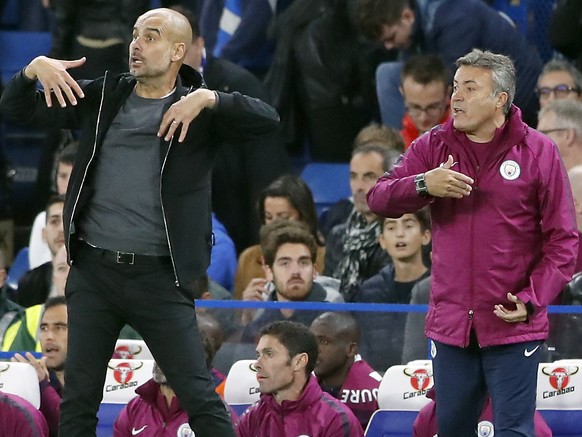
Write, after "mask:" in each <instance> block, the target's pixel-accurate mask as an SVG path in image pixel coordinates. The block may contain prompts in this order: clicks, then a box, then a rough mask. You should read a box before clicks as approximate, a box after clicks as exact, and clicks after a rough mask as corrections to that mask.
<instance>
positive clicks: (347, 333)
mask: <svg viewBox="0 0 582 437" xmlns="http://www.w3.org/2000/svg"><path fill="white" fill-rule="evenodd" d="M310 330H311V332H312V333H313V335H315V338H317V343H318V345H319V353H318V359H317V364H316V365H315V369H314V372H315V376H316V377H317V382H319V385H320V387H321V388H322V390H323V391H324V392H326V393H329V394H330V395H332V396H333V397H334V398H336V399H339V400H340V401H342V402H343V403H344V404H346V405H347V406H348V407H349V408H350V410H352V413H354V416H356V418H357V419H358V420H359V422H360V425H362V429H366V427H367V426H368V422H369V420H370V417H372V414H373V413H374V411H376V410H377V409H378V387H379V386H380V381H382V377H381V376H380V374H379V373H378V372H376V371H375V370H374V369H372V368H371V367H370V365H369V364H368V363H366V362H365V361H364V360H363V359H362V357H361V356H360V355H359V354H358V345H359V342H360V328H359V327H358V324H357V323H356V320H355V319H354V318H353V317H352V316H351V315H349V314H347V313H332V312H327V313H323V314H322V315H321V316H319V317H317V318H316V319H315V320H314V321H313V322H312V323H311V328H310Z"/></svg>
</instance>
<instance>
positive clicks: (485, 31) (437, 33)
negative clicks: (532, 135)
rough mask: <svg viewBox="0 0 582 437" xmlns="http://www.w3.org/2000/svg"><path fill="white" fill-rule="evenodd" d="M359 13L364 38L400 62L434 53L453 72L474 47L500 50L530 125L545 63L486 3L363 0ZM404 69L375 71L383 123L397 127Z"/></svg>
mask: <svg viewBox="0 0 582 437" xmlns="http://www.w3.org/2000/svg"><path fill="white" fill-rule="evenodd" d="M358 13H359V22H360V28H361V29H362V31H363V33H364V34H365V35H366V36H367V37H369V38H371V39H374V40H377V41H380V42H382V43H383V44H384V46H385V47H386V48H390V49H397V50H399V51H400V59H401V61H404V60H406V59H407V58H409V57H410V56H411V55H412V54H418V53H421V54H434V55H437V56H440V57H441V58H442V59H443V61H444V62H445V65H446V66H448V67H449V68H451V71H452V69H453V67H454V63H455V61H456V59H457V58H458V57H459V56H461V55H463V54H465V53H467V52H469V51H470V50H471V49H473V48H479V49H482V50H492V51H496V52H498V51H502V52H503V54H505V55H507V56H509V57H511V58H512V59H513V60H514V62H515V66H516V69H517V77H518V80H517V91H516V96H515V99H516V104H517V105H518V106H519V107H520V108H521V109H522V111H523V112H524V114H525V115H524V117H525V119H526V120H529V121H530V122H531V121H533V120H535V115H536V112H537V102H536V99H535V95H534V89H535V86H536V81H537V78H538V76H539V74H540V71H541V69H542V60H541V58H540V56H539V54H538V53H537V51H536V50H535V49H534V48H533V47H531V46H530V44H529V42H528V41H527V39H526V37H525V35H524V34H523V33H522V32H520V31H519V29H517V28H516V26H515V25H514V23H513V22H511V20H509V19H508V18H507V16H506V15H503V14H501V13H499V12H498V11H496V10H495V9H493V8H492V7H491V6H489V5H487V4H486V3H485V2H483V1H482V0H445V1H440V2H438V3H437V2H427V1H416V2H415V1H414V0H392V1H385V0H360V3H359V11H358ZM401 68H402V63H401V62H398V63H385V64H381V65H380V66H379V67H378V70H377V71H376V84H377V93H378V101H379V103H380V112H381V114H382V122H383V123H384V124H386V125H388V126H392V127H395V128H400V127H401V121H402V117H403V115H404V104H403V103H404V102H403V100H402V95H401V94H400V93H399V92H398V86H399V76H400V70H401Z"/></svg>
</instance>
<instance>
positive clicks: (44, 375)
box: [10, 352, 49, 382]
mask: <svg viewBox="0 0 582 437" xmlns="http://www.w3.org/2000/svg"><path fill="white" fill-rule="evenodd" d="M10 361H12V362H13V363H28V364H30V365H31V366H32V367H34V370H36V375H37V376H38V382H42V381H44V380H46V379H49V371H48V367H47V366H46V357H42V358H41V359H40V360H37V359H36V358H34V355H32V354H31V353H30V352H26V357H23V356H22V355H20V354H14V356H13V357H12V358H10Z"/></svg>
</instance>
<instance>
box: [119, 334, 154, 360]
mask: <svg viewBox="0 0 582 437" xmlns="http://www.w3.org/2000/svg"><path fill="white" fill-rule="evenodd" d="M113 358H117V359H122V360H153V359H154V356H153V355H152V353H151V352H150V350H149V348H148V347H147V345H146V343H145V341H143V340H125V339H119V340H117V343H115V351H114V352H113Z"/></svg>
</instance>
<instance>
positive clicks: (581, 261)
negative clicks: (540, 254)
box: [568, 165, 582, 273]
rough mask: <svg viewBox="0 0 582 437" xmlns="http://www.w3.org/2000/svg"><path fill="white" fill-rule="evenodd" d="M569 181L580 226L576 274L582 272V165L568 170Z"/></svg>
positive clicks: (577, 221)
mask: <svg viewBox="0 0 582 437" xmlns="http://www.w3.org/2000/svg"><path fill="white" fill-rule="evenodd" d="M568 179H569V181H570V187H571V188H572V198H573V200H574V209H575V211H576V223H577V224H578V240H579V243H578V258H577V261H576V268H575V269H574V273H578V272H582V165H577V166H576V167H573V168H571V169H570V170H568Z"/></svg>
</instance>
